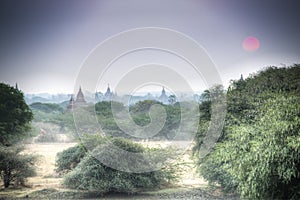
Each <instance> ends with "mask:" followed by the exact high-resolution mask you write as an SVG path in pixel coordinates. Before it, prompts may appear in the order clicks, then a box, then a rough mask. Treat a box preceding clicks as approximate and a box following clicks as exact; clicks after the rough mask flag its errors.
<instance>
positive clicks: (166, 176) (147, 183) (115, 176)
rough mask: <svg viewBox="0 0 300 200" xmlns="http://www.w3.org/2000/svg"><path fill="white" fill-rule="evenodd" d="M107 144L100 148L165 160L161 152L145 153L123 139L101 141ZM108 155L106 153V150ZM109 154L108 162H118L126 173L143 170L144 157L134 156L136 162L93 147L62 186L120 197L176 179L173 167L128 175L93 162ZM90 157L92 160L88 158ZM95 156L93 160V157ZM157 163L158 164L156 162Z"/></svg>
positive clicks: (137, 146) (140, 148)
mask: <svg viewBox="0 0 300 200" xmlns="http://www.w3.org/2000/svg"><path fill="white" fill-rule="evenodd" d="M102 140H106V141H108V142H107V143H105V142H104V143H103V144H102V145H109V144H113V145H115V146H117V147H118V148H120V149H123V150H124V151H129V152H134V153H148V152H149V151H152V153H153V154H152V155H153V156H154V161H155V162H156V161H161V160H165V159H166V156H167V154H169V152H167V153H165V154H163V152H162V151H161V150H158V149H153V150H149V149H147V148H144V147H143V146H142V145H140V144H136V143H133V142H131V141H129V140H126V139H123V138H102ZM105 149H106V150H108V151H106V150H105ZM106 153H109V154H110V157H109V159H110V160H111V161H116V160H117V161H121V163H122V165H123V166H125V167H127V168H128V169H127V170H129V171H130V170H133V167H143V166H141V165H143V163H139V161H140V159H141V160H142V159H143V155H144V154H138V155H137V156H140V155H141V157H140V159H139V158H138V159H130V158H128V157H127V158H126V159H124V156H125V155H124V154H122V153H118V152H116V151H114V150H113V149H107V148H105V147H103V146H98V147H95V149H94V150H93V151H92V154H87V155H86V156H85V157H84V158H83V159H82V160H81V161H80V163H79V164H78V165H77V166H76V168H75V169H74V170H72V171H71V172H70V173H68V174H67V175H66V176H65V179H64V184H65V185H66V186H67V187H69V188H72V189H82V190H90V191H97V192H99V193H107V192H122V193H136V192H139V191H142V190H148V189H154V188H159V187H161V186H162V185H164V184H167V183H168V181H172V180H175V179H176V175H175V171H176V170H175V167H172V166H168V167H166V168H164V169H161V170H158V171H151V172H141V173H132V172H126V171H125V170H124V171H119V170H117V169H113V168H111V167H108V166H106V165H104V164H103V163H102V162H101V161H99V160H98V159H96V158H95V157H97V156H103V155H104V156H105V157H108V156H107V155H106ZM92 155H93V156H92ZM94 156H95V157H94ZM159 159H160V160H159Z"/></svg>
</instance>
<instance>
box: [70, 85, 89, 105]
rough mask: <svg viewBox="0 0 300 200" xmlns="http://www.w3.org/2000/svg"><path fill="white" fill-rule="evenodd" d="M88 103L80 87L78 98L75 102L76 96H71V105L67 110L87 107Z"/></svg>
mask: <svg viewBox="0 0 300 200" xmlns="http://www.w3.org/2000/svg"><path fill="white" fill-rule="evenodd" d="M86 105H87V102H86V100H85V99H84V95H83V93H82V90H81V87H79V91H78V93H77V96H76V100H74V96H73V95H71V98H70V101H69V105H68V106H67V110H71V109H73V108H77V107H81V106H86Z"/></svg>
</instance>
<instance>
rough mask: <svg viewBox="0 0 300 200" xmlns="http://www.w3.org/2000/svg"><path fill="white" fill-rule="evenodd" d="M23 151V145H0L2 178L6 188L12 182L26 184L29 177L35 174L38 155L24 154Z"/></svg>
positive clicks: (0, 176) (0, 172) (0, 173)
mask: <svg viewBox="0 0 300 200" xmlns="http://www.w3.org/2000/svg"><path fill="white" fill-rule="evenodd" d="M22 151H23V148H21V147H15V146H11V147H3V146H0V179H1V180H2V181H3V183H4V187H6V188H7V187H8V186H9V185H11V184H12V183H13V184H14V185H24V183H25V180H26V178H27V177H31V176H34V175H35V166H34V163H35V161H36V159H37V157H36V156H33V155H28V154H23V153H22Z"/></svg>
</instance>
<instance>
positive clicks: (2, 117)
mask: <svg viewBox="0 0 300 200" xmlns="http://www.w3.org/2000/svg"><path fill="white" fill-rule="evenodd" d="M32 118H33V115H32V112H31V110H30V108H29V107H28V105H27V104H26V103H25V100H24V96H23V93H22V92H21V91H20V90H18V89H16V88H14V87H11V86H9V85H7V84H4V83H0V144H1V145H5V146H10V145H12V144H13V143H15V142H17V141H19V140H21V139H22V138H23V137H25V133H26V131H28V130H29V128H30V126H29V122H30V121H31V120H32Z"/></svg>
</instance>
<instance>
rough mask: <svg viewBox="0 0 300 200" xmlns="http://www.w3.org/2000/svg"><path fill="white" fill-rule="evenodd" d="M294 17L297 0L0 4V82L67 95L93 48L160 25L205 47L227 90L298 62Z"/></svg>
mask: <svg viewBox="0 0 300 200" xmlns="http://www.w3.org/2000/svg"><path fill="white" fill-rule="evenodd" d="M298 11H299V1H297V0H288V1H280V0H276V1H261V0H251V1H245V0H243V1H238V0H226V1H221V0H200V1H196V0H188V1H176V0H175V1H173V0H172V1H171V0H167V1H163V2H162V1H159V0H154V1H138V0H129V1H115V0H112V1H79V0H75V1H70V0H62V1H58V0H55V1H36V0H28V1H17V0H3V1H1V7H0V13H1V18H0V24H1V31H0V41H1V42H0V43H1V45H0V71H1V73H0V79H1V81H3V82H6V83H9V84H11V85H15V83H16V82H17V83H18V85H19V88H20V89H21V90H22V91H24V92H25V93H41V92H47V93H53V94H55V93H67V94H70V93H73V91H74V86H75V81H76V78H77V75H78V73H79V71H80V67H81V65H82V63H83V61H84V59H85V58H86V57H87V56H88V54H89V53H90V52H91V50H92V49H93V48H95V47H96V46H97V45H98V44H99V43H101V42H103V41H104V40H106V39H107V38H108V37H110V36H112V35H115V34H118V33H119V32H122V31H125V30H128V29H133V28H141V27H162V28H168V29H173V30H175V31H179V32H181V33H183V34H186V35H188V36H190V37H191V38H193V39H194V40H195V41H196V42H198V43H199V44H200V45H201V46H203V48H204V49H205V50H206V51H207V53H208V55H209V56H210V58H211V59H212V61H213V62H214V63H215V65H216V67H217V69H218V71H219V74H220V76H221V78H222V80H223V83H224V85H228V82H229V81H230V79H234V78H239V77H240V75H241V74H243V75H244V77H246V76H247V75H248V74H249V73H253V72H255V71H257V70H259V69H262V68H263V67H266V66H270V65H276V66H283V65H290V64H293V63H299V62H300V58H299V55H300V46H299V44H300V38H299V35H300V26H299V12H298ZM250 36H251V37H250ZM248 37H250V38H248ZM247 38H248V39H247ZM132 59H134V58H132ZM141 61H142V62H143V60H141ZM162 62H163V61H162ZM173 67H175V68H176V66H173ZM111 78H112V79H113V78H114V76H113V75H111ZM114 86H115V85H111V87H112V88H114ZM106 87H107V83H105V85H101V86H99V90H102V91H105V90H106ZM193 87H194V88H197V89H198V88H199V89H198V90H202V89H204V88H202V86H198V85H194V86H193Z"/></svg>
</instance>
